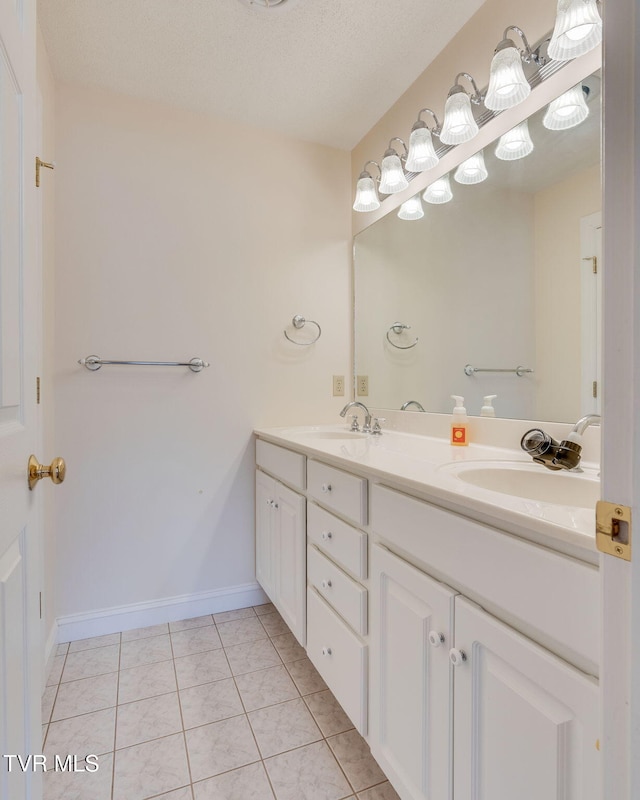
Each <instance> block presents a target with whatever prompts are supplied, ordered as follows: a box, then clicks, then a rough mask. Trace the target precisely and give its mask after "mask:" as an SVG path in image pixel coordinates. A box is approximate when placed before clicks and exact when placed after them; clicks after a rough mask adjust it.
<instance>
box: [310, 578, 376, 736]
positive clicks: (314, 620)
mask: <svg viewBox="0 0 640 800" xmlns="http://www.w3.org/2000/svg"><path fill="white" fill-rule="evenodd" d="M307 655H308V656H309V659H310V660H311V662H312V663H313V664H314V666H315V667H316V669H317V670H318V672H319V673H320V675H321V676H322V678H323V679H324V681H325V683H326V684H327V686H328V687H329V688H330V689H331V691H332V692H333V694H334V695H335V698H336V700H337V701H338V702H339V703H340V705H341V706H342V708H343V709H344V711H345V713H346V714H347V716H348V717H349V719H350V720H351V722H353V724H354V725H355V726H356V728H357V729H358V731H359V732H360V733H361V734H362V735H363V736H365V735H366V732H367V693H368V685H367V656H368V651H367V647H366V645H364V644H363V643H362V642H361V641H360V640H359V639H358V637H357V636H355V634H353V633H352V632H351V631H350V630H349V628H348V627H347V626H346V625H345V623H344V622H343V621H342V620H341V619H340V617H338V615H337V614H335V613H334V612H333V611H332V610H331V608H330V607H329V606H328V605H327V604H326V603H325V602H324V600H323V599H322V598H321V597H320V596H319V595H318V593H317V592H316V591H315V590H314V589H307Z"/></svg>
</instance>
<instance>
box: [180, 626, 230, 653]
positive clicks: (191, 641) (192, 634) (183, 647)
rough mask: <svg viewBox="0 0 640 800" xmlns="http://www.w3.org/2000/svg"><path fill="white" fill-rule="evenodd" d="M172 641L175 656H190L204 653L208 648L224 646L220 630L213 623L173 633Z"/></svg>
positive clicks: (214, 648) (215, 648)
mask: <svg viewBox="0 0 640 800" xmlns="http://www.w3.org/2000/svg"><path fill="white" fill-rule="evenodd" d="M171 643H172V645H173V655H174V657H175V658H178V657H179V656H190V655H192V654H193V653H204V652H205V651H206V650H218V649H219V648H221V647H222V642H221V641H220V637H219V636H218V631H217V629H216V626H215V625H214V624H213V623H212V624H211V625H207V626H206V627H205V628H191V629H190V630H186V631H177V632H176V633H172V634H171Z"/></svg>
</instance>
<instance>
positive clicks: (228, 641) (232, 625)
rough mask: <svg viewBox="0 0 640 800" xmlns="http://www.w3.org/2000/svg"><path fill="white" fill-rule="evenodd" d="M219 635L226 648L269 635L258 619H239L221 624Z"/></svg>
mask: <svg viewBox="0 0 640 800" xmlns="http://www.w3.org/2000/svg"><path fill="white" fill-rule="evenodd" d="M218 633H219V634H220V638H221V639H222V644H223V645H224V646H225V647H232V646H233V645H234V644H245V643H246V642H255V641H257V640H258V639H266V638H267V633H266V631H265V629H264V628H263V627H262V625H261V624H260V620H259V619H258V617H248V618H247V619H237V620H234V621H233V622H221V623H219V625H218Z"/></svg>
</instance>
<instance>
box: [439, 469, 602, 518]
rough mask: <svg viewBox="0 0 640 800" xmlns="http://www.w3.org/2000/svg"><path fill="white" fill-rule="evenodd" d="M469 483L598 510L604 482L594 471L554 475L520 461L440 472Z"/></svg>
mask: <svg viewBox="0 0 640 800" xmlns="http://www.w3.org/2000/svg"><path fill="white" fill-rule="evenodd" d="M440 469H441V471H442V472H448V473H449V474H451V475H454V476H455V477H456V478H459V479H460V480H461V481H464V482H465V483H470V484H472V485H473V486H478V487H479V488H481V489H488V490H489V491H491V492H500V493H501V494H508V495H511V496H513V497H522V498H525V499H527V500H536V501H537V502H539V503H551V504H552V505H562V506H573V507H577V508H589V509H595V506H596V502H597V501H598V500H599V499H600V480H599V478H598V477H597V475H596V473H595V471H594V470H585V472H583V473H572V472H551V471H550V470H547V469H546V468H545V467H543V466H537V465H536V464H528V463H523V462H520V461H484V462H483V461H475V462H466V463H457V464H446V465H444V466H443V467H441V468H440Z"/></svg>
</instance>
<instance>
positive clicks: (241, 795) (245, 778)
mask: <svg viewBox="0 0 640 800" xmlns="http://www.w3.org/2000/svg"><path fill="white" fill-rule="evenodd" d="M193 790H194V793H195V798H196V800H273V792H272V791H271V787H270V786H269V780H268V778H267V774H266V772H265V769H264V766H263V765H262V763H260V762H258V763H257V764H250V765H249V766H248V767H240V769H234V770H232V771H231V772H225V773H224V774H223V775H218V776H217V777H215V778H209V779H207V780H206V781H202V782H201V783H196V784H194V787H193Z"/></svg>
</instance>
